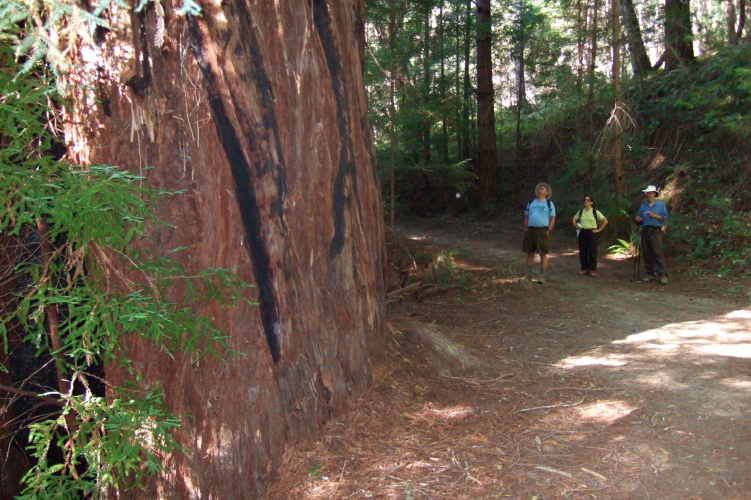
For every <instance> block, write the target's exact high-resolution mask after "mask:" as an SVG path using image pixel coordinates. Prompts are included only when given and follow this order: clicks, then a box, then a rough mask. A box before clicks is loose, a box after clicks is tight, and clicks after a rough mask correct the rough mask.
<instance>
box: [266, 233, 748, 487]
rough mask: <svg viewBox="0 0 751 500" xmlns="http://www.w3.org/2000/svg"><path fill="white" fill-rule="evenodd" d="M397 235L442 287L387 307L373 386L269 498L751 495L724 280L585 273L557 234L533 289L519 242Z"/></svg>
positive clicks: (736, 345)
mask: <svg viewBox="0 0 751 500" xmlns="http://www.w3.org/2000/svg"><path fill="white" fill-rule="evenodd" d="M402 233H403V234H404V235H405V236H407V237H408V238H409V240H408V245H409V246H410V251H411V252H412V253H413V254H417V256H416V260H418V261H419V260H420V259H421V258H424V259H426V260H427V261H429V262H435V259H434V256H436V255H439V254H442V255H443V260H442V262H443V264H440V265H438V266H435V265H434V269H433V270H432V271H431V272H429V273H424V275H423V279H424V280H426V281H430V280H434V281H435V283H427V282H426V283H425V286H422V287H420V289H421V290H423V291H425V290H429V289H434V288H435V291H434V292H431V293H427V294H425V293H420V292H418V293H416V294H413V293H408V294H405V295H397V296H394V297H393V300H394V302H393V303H392V304H391V305H390V308H389V317H390V322H391V325H392V327H393V330H394V332H393V339H392V341H391V343H390V345H389V353H388V355H387V356H386V361H385V362H383V363H381V364H379V365H378V366H375V367H374V374H375V376H374V379H375V380H374V386H373V389H372V390H371V392H370V393H369V394H368V395H367V397H366V399H363V400H362V401H359V402H356V403H355V405H354V406H353V408H352V411H351V412H349V413H348V414H346V415H344V416H342V417H341V418H340V419H338V420H337V421H334V422H331V423H330V424H329V425H327V427H326V429H325V430H324V434H323V436H322V438H321V439H320V440H319V441H316V442H313V443H305V444H303V445H300V446H298V447H296V448H294V449H291V450H289V452H288V454H287V456H286V460H285V464H284V466H283V473H282V474H281V477H280V478H279V480H278V481H277V482H276V483H275V485H274V486H273V487H272V489H271V490H270V491H269V492H268V494H267V499H268V500H276V499H288V498H301V499H302V498H310V499H313V498H326V499H329V498H342V499H343V498H384V499H385V498H400V499H401V498H415V499H417V498H431V499H433V498H452V499H480V498H519V499H531V498H537V499H540V500H542V499H552V498H598V499H607V498H612V499H632V498H645V499H748V498H751V475H750V474H748V463H749V461H750V460H751V439H749V438H750V437H751V405H750V404H749V403H751V328H750V327H751V309H750V308H749V307H747V306H748V305H747V303H743V302H741V301H740V299H735V298H734V297H732V296H728V295H727V294H722V293H718V292H721V291H722V290H723V288H722V287H723V284H722V283H719V282H716V281H715V282H713V281H711V280H704V281H702V280H699V279H696V278H690V277H686V276H681V275H680V274H679V273H676V272H672V273H671V276H670V283H669V284H668V285H667V286H661V285H659V284H657V283H639V282H635V281H634V280H633V271H634V268H633V262H632V261H631V260H626V261H618V260H611V259H608V258H601V259H600V265H599V269H600V275H599V276H598V277H597V278H591V277H588V276H579V275H578V273H577V271H578V268H579V263H578V256H577V254H576V251H575V250H574V248H573V246H574V243H575V240H574V238H573V237H567V236H565V235H559V236H558V238H560V239H556V240H555V241H554V245H553V251H554V253H553V254H551V256H550V270H549V274H548V279H547V282H546V284H545V285H537V284H531V283H528V282H525V281H523V280H522V279H520V277H521V274H522V273H523V266H524V255H523V254H522V253H521V251H520V239H521V234H520V232H518V231H516V230H513V229H510V228H509V229H508V230H506V231H504V230H500V229H498V228H497V227H494V226H492V225H487V226H484V227H481V226H468V225H466V224H465V225H458V224H447V225H444V226H443V227H440V228H439V227H436V226H435V221H430V222H429V223H426V224H421V225H416V224H413V225H412V226H409V227H403V229H402ZM418 265H419V262H418ZM426 268H427V267H426Z"/></svg>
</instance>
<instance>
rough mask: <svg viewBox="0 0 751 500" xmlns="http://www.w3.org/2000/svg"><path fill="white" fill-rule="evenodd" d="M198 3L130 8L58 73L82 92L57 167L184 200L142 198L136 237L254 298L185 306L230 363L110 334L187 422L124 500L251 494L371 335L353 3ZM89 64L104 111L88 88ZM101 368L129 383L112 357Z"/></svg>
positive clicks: (372, 300)
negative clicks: (144, 219)
mask: <svg viewBox="0 0 751 500" xmlns="http://www.w3.org/2000/svg"><path fill="white" fill-rule="evenodd" d="M199 3H200V5H201V7H202V9H203V10H202V13H201V16H200V17H190V18H188V19H185V18H183V17H180V16H179V15H178V14H177V12H176V11H177V9H179V8H180V7H181V5H182V4H181V2H179V1H177V0H175V1H174V2H173V1H172V0H162V2H161V4H159V3H156V4H155V3H149V4H147V5H146V7H145V10H144V14H143V15H141V16H140V18H138V16H136V17H137V22H135V23H132V22H131V19H130V18H129V17H128V16H121V17H113V18H112V19H111V20H110V21H111V23H112V24H113V25H115V27H116V28H118V29H116V30H112V31H109V32H108V33H107V34H106V37H105V39H104V40H102V43H101V44H99V45H97V46H92V47H90V48H87V49H88V50H89V52H88V53H89V54H96V55H97V60H95V61H94V60H92V59H91V58H88V59H85V60H84V59H83V58H82V59H81V70H80V71H79V72H77V73H75V74H73V75H71V82H73V83H79V84H87V85H86V86H85V85H79V86H78V87H77V88H78V89H79V94H78V95H75V96H73V97H74V98H73V99H71V108H70V114H69V115H68V120H67V123H66V136H67V137H68V139H69V141H70V150H69V154H70V156H71V159H72V160H74V161H77V162H80V163H84V164H90V163H97V162H104V163H111V164H116V165H120V166H121V167H123V168H125V169H127V170H134V171H141V169H142V168H143V167H144V166H151V167H153V168H152V169H151V170H148V171H145V172H144V173H145V175H146V176H147V177H148V179H149V181H150V182H152V183H154V184H155V185H157V186H160V187H163V188H170V189H177V190H184V191H185V193H184V194H182V195H179V196H177V197H175V198H174V199H171V200H165V201H164V202H163V203H162V204H160V205H159V215H160V216H161V218H162V219H164V220H167V221H169V222H170V223H171V224H173V225H174V226H175V228H174V229H172V230H165V231H162V232H160V233H158V234H154V235H152V236H153V238H152V239H151V240H149V241H147V242H142V243H141V245H144V246H149V247H150V248H151V249H153V250H157V251H161V252H165V251H167V250H170V249H173V248H175V247H179V246H185V247H186V250H185V251H184V252H182V253H183V255H182V259H183V260H184V262H185V264H186V266H187V267H188V269H192V270H197V269H202V268H208V267H225V268H228V269H231V270H234V271H235V272H236V273H237V274H238V275H239V276H240V277H241V278H243V279H245V280H246V281H248V282H251V283H254V284H255V288H252V289H250V291H249V292H248V299H251V300H253V301H255V302H258V304H259V305H258V306H252V305H248V304H245V303H241V304H240V305H238V306H237V307H236V308H225V307H222V306H218V305H212V306H208V305H207V306H206V310H203V311H199V312H200V313H202V314H205V315H207V316H210V317H213V318H215V321H216V325H217V326H218V327H219V328H221V329H223V330H224V331H226V333H227V335H228V341H229V343H230V345H231V347H232V348H233V349H236V350H237V351H240V352H242V353H244V355H242V356H236V357H235V358H234V359H232V360H218V359H214V358H212V357H206V358H204V359H202V360H201V361H200V363H193V362H192V360H191V359H188V358H187V357H178V358H177V359H171V358H169V357H168V356H166V355H164V354H162V353H160V352H154V350H153V349H152V348H151V347H150V345H149V344H147V343H145V342H144V341H142V340H140V339H138V338H128V339H126V342H127V344H128V348H129V353H130V355H131V357H132V359H133V361H134V366H136V367H139V369H140V371H141V372H142V373H143V375H144V377H145V379H146V380H147V381H149V382H158V381H161V382H162V386H163V388H164V390H165V393H166V402H167V404H168V405H169V406H170V407H171V408H172V409H173V411H175V412H177V413H178V414H181V415H183V416H184V422H183V426H182V427H181V429H180V430H179V431H178V432H177V434H176V437H177V439H178V441H179V443H180V444H181V445H182V446H183V447H184V448H185V449H186V450H188V452H189V453H188V454H185V455H184V454H181V453H178V454H175V455H173V456H169V457H165V458H164V463H165V465H166V467H167V470H169V471H170V473H169V474H168V475H167V476H166V477H163V478H159V479H157V480H155V481H154V483H153V484H150V485H148V489H147V491H146V492H145V493H144V492H140V491H134V492H132V493H123V495H124V496H130V497H137V498H157V497H160V498H199V497H200V498H209V497H211V498H254V497H259V496H260V495H262V493H263V491H264V490H265V487H266V485H267V484H268V482H269V481H270V480H271V478H272V476H273V474H274V471H275V470H276V469H277V468H278V466H279V465H280V463H281V459H282V454H283V452H284V449H285V445H287V444H288V443H291V442H294V441H297V440H300V439H302V438H307V437H309V436H311V435H312V434H314V433H315V432H316V430H317V428H318V427H319V425H320V424H321V423H323V422H324V421H326V420H327V419H329V418H331V417H332V415H336V414H338V413H340V412H341V411H343V410H344V409H345V408H346V407H347V402H348V400H349V399H350V398H351V397H353V396H357V395H359V394H362V392H363V391H364V389H365V388H366V386H367V385H368V382H369V378H370V362H369V356H368V353H369V352H377V350H378V348H379V347H380V346H382V342H383V339H384V335H383V329H382V325H383V317H384V292H385V279H384V272H385V246H384V227H383V220H382V211H381V200H380V194H379V187H378V179H377V171H376V165H375V160H374V158H375V156H374V150H373V146H372V140H371V137H370V131H369V126H368V123H367V110H366V103H365V95H364V87H363V79H362V72H361V71H362V55H361V50H358V49H361V47H362V44H361V40H359V39H358V37H359V36H363V35H364V31H363V26H361V25H360V23H361V21H362V12H363V10H362V9H363V8H364V5H363V2H362V0H289V1H287V2H281V3H278V2H268V1H262V0H256V1H252V0H249V1H248V2H229V3H219V2H206V1H200V2H199ZM156 5H158V6H159V7H155V6H156ZM162 8H163V9H164V14H163V16H164V18H163V21H164V23H163V24H161V21H162V19H161V17H162V14H161V12H160V11H161V9H162ZM357 20H360V21H357ZM159 26H166V28H164V31H163V44H162V43H160V42H161V38H162V37H160V36H158V35H159V32H160V30H161V28H160V27H159ZM155 33H156V34H157V36H153V35H154V34H155ZM147 35H148V36H147ZM134 40H135V41H136V42H138V41H139V40H143V41H144V42H145V43H141V42H138V44H136V45H135V46H134ZM122 54H135V55H136V56H134V57H133V58H132V59H130V60H128V59H127V58H124V57H123V55H122ZM136 63H138V64H136ZM96 69H100V71H99V74H100V76H101V78H102V79H101V81H100V83H101V91H102V94H103V95H105V96H106V99H107V100H108V101H109V105H108V106H107V107H106V108H104V107H103V106H102V105H100V104H98V103H97V102H96V101H95V100H93V99H91V98H89V97H90V96H89V95H88V94H87V92H88V91H87V88H92V87H94V83H95V82H90V81H88V80H86V78H87V75H89V74H96V73H97V71H96ZM100 102H102V101H100ZM107 375H108V381H109V382H111V383H115V384H119V383H122V382H123V381H124V380H125V379H126V378H127V376H126V374H125V373H124V372H123V371H122V370H121V368H120V367H119V366H110V367H108V371H107Z"/></svg>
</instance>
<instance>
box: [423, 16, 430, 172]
mask: <svg viewBox="0 0 751 500" xmlns="http://www.w3.org/2000/svg"><path fill="white" fill-rule="evenodd" d="M431 12H432V9H431V8H430V7H425V12H424V16H425V17H424V19H423V36H422V39H423V46H422V101H423V105H424V108H423V116H422V120H421V122H422V161H423V163H424V164H425V165H428V164H430V162H431V161H432V159H433V158H432V154H431V151H430V146H431V142H433V141H432V139H431V128H432V125H433V118H432V114H431V113H429V112H428V110H429V108H430V98H431V95H432V92H431V90H432V89H431V87H432V76H433V64H432V61H431V57H432V54H431V50H430V49H431V47H430V44H431V39H432V38H433V37H432V33H433V26H432V23H431V22H430V14H431Z"/></svg>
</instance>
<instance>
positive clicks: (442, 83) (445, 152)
mask: <svg viewBox="0 0 751 500" xmlns="http://www.w3.org/2000/svg"><path fill="white" fill-rule="evenodd" d="M443 4H444V0H441V2H440V5H439V10H438V40H440V41H439V42H438V43H439V46H438V53H439V57H440V59H441V74H440V80H439V89H438V94H439V95H440V96H441V108H440V109H441V144H440V152H441V161H443V163H448V162H449V129H448V121H449V117H448V113H447V112H446V87H448V85H447V84H446V52H445V47H444V42H445V39H446V36H445V35H446V20H445V19H444V12H443Z"/></svg>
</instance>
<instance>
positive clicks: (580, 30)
mask: <svg viewBox="0 0 751 500" xmlns="http://www.w3.org/2000/svg"><path fill="white" fill-rule="evenodd" d="M588 5H589V2H588V0H576V61H577V63H576V77H577V78H576V88H577V90H578V91H581V88H582V81H583V80H584V60H585V54H584V52H585V50H586V44H587V7H588Z"/></svg>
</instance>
